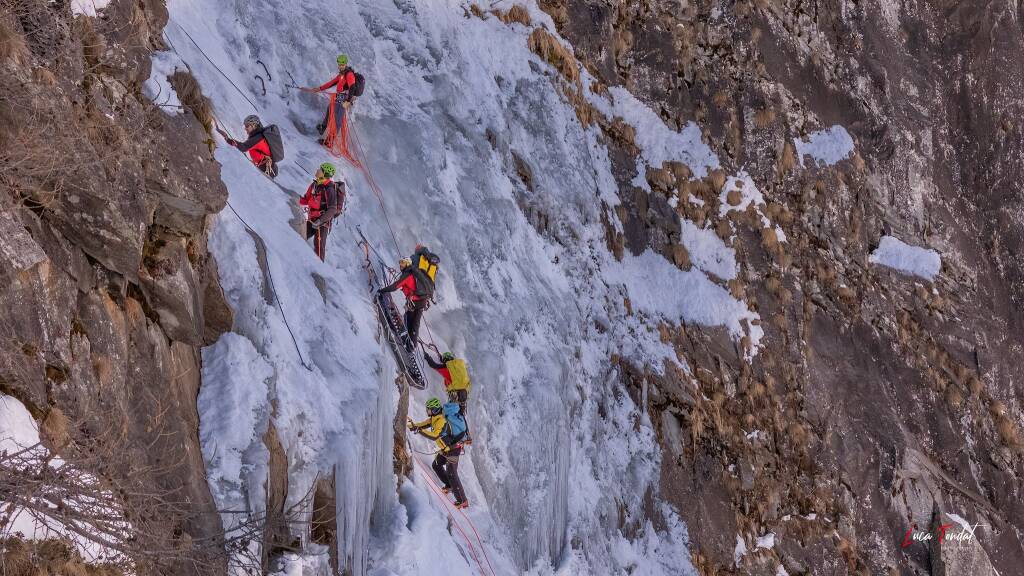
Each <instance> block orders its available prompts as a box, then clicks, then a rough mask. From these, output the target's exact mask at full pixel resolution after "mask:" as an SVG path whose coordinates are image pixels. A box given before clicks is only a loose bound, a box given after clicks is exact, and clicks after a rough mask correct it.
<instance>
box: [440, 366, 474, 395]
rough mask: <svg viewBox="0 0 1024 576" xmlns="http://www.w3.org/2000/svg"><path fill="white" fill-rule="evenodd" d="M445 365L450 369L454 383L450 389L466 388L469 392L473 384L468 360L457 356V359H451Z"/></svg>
mask: <svg viewBox="0 0 1024 576" xmlns="http://www.w3.org/2000/svg"><path fill="white" fill-rule="evenodd" d="M444 366H445V368H447V369H448V373H449V374H451V377H452V384H451V386H449V387H448V389H449V390H465V391H466V392H469V387H470V386H472V385H473V384H472V383H471V382H470V381H469V371H468V370H466V361H465V360H463V359H462V358H456V359H455V360H449V361H448V362H446V363H445V365H444Z"/></svg>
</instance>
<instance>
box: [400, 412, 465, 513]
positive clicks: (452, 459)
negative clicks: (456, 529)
mask: <svg viewBox="0 0 1024 576" xmlns="http://www.w3.org/2000/svg"><path fill="white" fill-rule="evenodd" d="M427 416H428V418H427V419H426V420H424V421H422V422H413V421H412V419H409V430H411V431H413V432H416V433H418V434H420V435H421V436H425V437H427V438H430V439H431V440H433V441H434V442H435V443H436V444H437V448H438V451H437V456H436V457H435V458H434V462H433V463H432V464H431V467H432V468H433V469H434V472H435V473H436V474H437V477H438V479H440V480H441V484H443V487H442V490H443V491H444V493H445V494H448V493H449V492H453V493H454V495H455V507H456V508H466V507H468V506H469V502H468V501H467V500H466V492H465V491H464V490H463V489H462V481H461V480H459V456H461V455H462V439H463V437H464V436H465V435H466V421H465V419H464V418H463V417H462V414H460V413H459V405H458V404H455V403H453V402H449V403H447V404H445V405H444V406H442V405H441V401H440V400H438V399H437V398H431V399H430V400H427Z"/></svg>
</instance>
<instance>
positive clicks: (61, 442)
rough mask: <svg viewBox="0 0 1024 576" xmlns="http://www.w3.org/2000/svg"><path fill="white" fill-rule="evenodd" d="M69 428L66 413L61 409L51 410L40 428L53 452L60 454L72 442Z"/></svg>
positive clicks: (43, 437)
mask: <svg viewBox="0 0 1024 576" xmlns="http://www.w3.org/2000/svg"><path fill="white" fill-rule="evenodd" d="M69 426H70V422H69V421H68V417H67V416H65V415H64V412H63V411H61V409H60V408H51V409H50V411H49V412H48V413H47V414H46V418H44V419H43V422H42V425H41V426H40V427H39V433H40V436H41V437H42V439H43V441H44V442H45V443H46V446H47V447H48V448H49V449H50V450H51V451H54V452H59V451H60V450H61V449H63V448H64V447H65V446H67V445H68V443H69V442H70V441H71V435H70V434H69V431H68V430H69Z"/></svg>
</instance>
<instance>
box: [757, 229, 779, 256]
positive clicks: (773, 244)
mask: <svg viewBox="0 0 1024 576" xmlns="http://www.w3.org/2000/svg"><path fill="white" fill-rule="evenodd" d="M761 246H762V247H764V249H765V251H767V252H769V253H771V254H775V253H777V252H778V251H779V235H778V233H776V232H775V228H762V229H761Z"/></svg>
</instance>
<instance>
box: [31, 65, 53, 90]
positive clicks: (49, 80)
mask: <svg viewBox="0 0 1024 576" xmlns="http://www.w3.org/2000/svg"><path fill="white" fill-rule="evenodd" d="M32 79H33V80H35V82H36V83H37V84H42V85H43V86H47V87H50V88H52V87H54V86H56V85H57V76H55V75H54V73H53V72H51V71H50V69H49V68H43V67H42V66H40V67H38V68H35V69H33V70H32Z"/></svg>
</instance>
